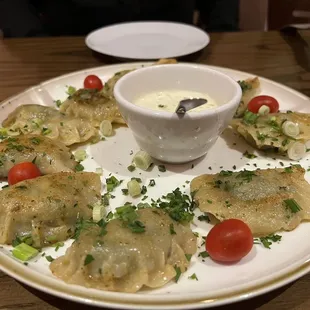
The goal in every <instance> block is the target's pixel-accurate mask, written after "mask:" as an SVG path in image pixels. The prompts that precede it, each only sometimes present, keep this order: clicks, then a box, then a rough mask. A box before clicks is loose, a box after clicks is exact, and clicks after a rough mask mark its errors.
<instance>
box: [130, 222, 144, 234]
mask: <svg viewBox="0 0 310 310" xmlns="http://www.w3.org/2000/svg"><path fill="white" fill-rule="evenodd" d="M128 228H129V229H130V230H131V231H132V232H134V233H142V232H145V226H144V224H143V223H142V222H140V221H134V222H132V223H129V224H128Z"/></svg>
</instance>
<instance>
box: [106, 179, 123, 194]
mask: <svg viewBox="0 0 310 310" xmlns="http://www.w3.org/2000/svg"><path fill="white" fill-rule="evenodd" d="M106 184H107V191H108V192H112V191H113V190H114V189H115V188H116V187H117V186H119V185H120V184H121V181H119V180H118V179H117V178H116V177H115V176H111V177H110V178H107V179H106Z"/></svg>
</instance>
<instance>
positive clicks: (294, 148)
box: [287, 142, 307, 160]
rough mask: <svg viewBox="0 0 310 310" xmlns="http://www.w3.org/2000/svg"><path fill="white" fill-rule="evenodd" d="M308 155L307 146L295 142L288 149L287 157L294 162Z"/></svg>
mask: <svg viewBox="0 0 310 310" xmlns="http://www.w3.org/2000/svg"><path fill="white" fill-rule="evenodd" d="M306 153H307V148H306V145H305V144H303V143H301V142H294V143H292V144H290V145H289V147H288V149H287V156H288V157H289V158H290V159H292V160H299V159H301V158H303V157H304V156H305V155H306Z"/></svg>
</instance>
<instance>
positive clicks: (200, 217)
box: [198, 215, 210, 223]
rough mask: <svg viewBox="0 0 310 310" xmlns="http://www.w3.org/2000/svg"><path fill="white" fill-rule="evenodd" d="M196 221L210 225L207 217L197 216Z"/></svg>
mask: <svg viewBox="0 0 310 310" xmlns="http://www.w3.org/2000/svg"><path fill="white" fill-rule="evenodd" d="M198 220H199V221H201V222H207V223H210V218H209V216H208V215H199V216H198Z"/></svg>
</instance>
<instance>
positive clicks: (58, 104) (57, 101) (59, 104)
mask: <svg viewBox="0 0 310 310" xmlns="http://www.w3.org/2000/svg"><path fill="white" fill-rule="evenodd" d="M55 103H56V107H57V108H59V107H60V106H61V105H62V102H61V100H56V101H55Z"/></svg>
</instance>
